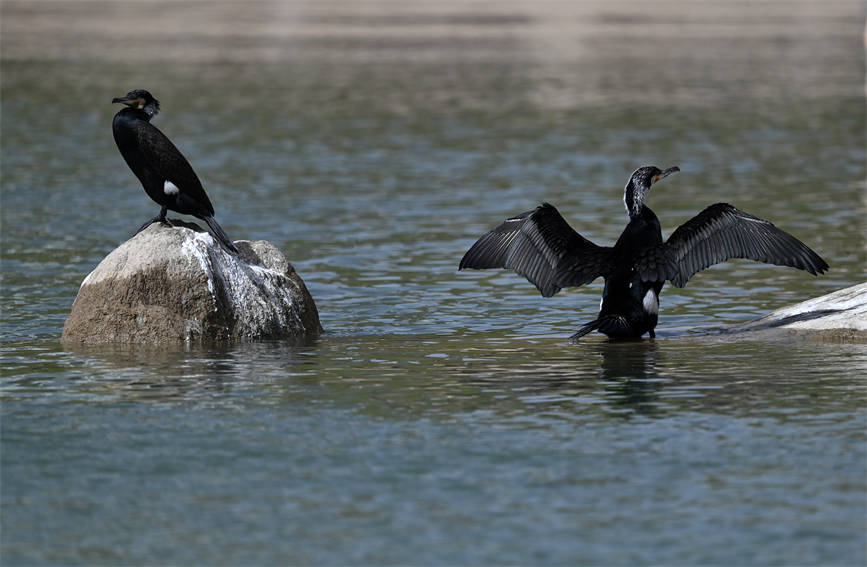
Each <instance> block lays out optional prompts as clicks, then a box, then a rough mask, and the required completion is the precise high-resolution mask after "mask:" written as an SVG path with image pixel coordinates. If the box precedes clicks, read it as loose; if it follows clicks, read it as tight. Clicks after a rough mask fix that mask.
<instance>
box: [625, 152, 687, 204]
mask: <svg viewBox="0 0 867 567" xmlns="http://www.w3.org/2000/svg"><path fill="white" fill-rule="evenodd" d="M678 171H680V168H679V167H677V166H674V167H669V168H668V169H659V168H658V167H656V166H655V165H645V166H644V167H639V168H638V169H636V170H635V171H633V172H632V176H631V177H630V178H629V183H627V184H626V190H625V192H624V194H623V203H624V204H625V205H626V211H627V212H628V213H629V216H630V217H634V216H637V215H638V214H639V213H640V212H641V208H642V207H643V206H644V200H645V199H646V198H647V194H648V193H649V192H650V187H651V186H652V185H653V184H654V183H656V182H657V181H659V180H660V179H664V178H666V177H668V176H669V175H671V174H672V173H677V172H678Z"/></svg>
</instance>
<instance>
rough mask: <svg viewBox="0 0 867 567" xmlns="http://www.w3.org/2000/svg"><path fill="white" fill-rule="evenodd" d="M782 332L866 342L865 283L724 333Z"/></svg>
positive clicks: (732, 327)
mask: <svg viewBox="0 0 867 567" xmlns="http://www.w3.org/2000/svg"><path fill="white" fill-rule="evenodd" d="M770 329H783V330H788V331H796V332H799V333H809V334H812V335H815V336H818V337H820V338H826V339H831V340H853V341H858V342H862V341H867V282H865V283H860V284H857V285H854V286H852V287H847V288H844V289H841V290H838V291H835V292H833V293H829V294H827V295H823V296H821V297H816V298H814V299H809V300H807V301H803V302H801V303H796V304H795V305H789V306H788V307H783V308H781V309H776V310H774V311H771V312H770V313H768V314H767V315H765V316H764V317H762V318H761V319H756V320H755V321H750V322H749V323H743V324H739V325H732V326H730V327H727V328H726V329H725V331H726V332H730V333H739V332H744V331H764V330H770Z"/></svg>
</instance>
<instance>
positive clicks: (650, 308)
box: [641, 289, 659, 313]
mask: <svg viewBox="0 0 867 567" xmlns="http://www.w3.org/2000/svg"><path fill="white" fill-rule="evenodd" d="M641 303H642V305H644V311H645V313H659V298H658V297H656V294H655V293H653V290H652V289H648V290H647V293H645V294H644V301H642V302H641Z"/></svg>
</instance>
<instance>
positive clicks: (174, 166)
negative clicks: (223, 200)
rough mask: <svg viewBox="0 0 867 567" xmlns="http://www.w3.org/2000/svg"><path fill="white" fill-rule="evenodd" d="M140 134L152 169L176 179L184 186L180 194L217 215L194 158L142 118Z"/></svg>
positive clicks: (163, 176)
mask: <svg viewBox="0 0 867 567" xmlns="http://www.w3.org/2000/svg"><path fill="white" fill-rule="evenodd" d="M136 137H137V139H138V147H139V149H140V150H141V153H142V156H143V157H144V159H145V160H146V161H147V164H148V166H149V167H150V168H151V170H153V171H154V172H156V173H157V174H158V175H159V176H161V177H162V178H163V179H164V180H166V181H171V182H172V183H174V184H175V185H176V186H177V187H178V188H179V189H180V190H181V193H180V195H179V198H189V199H192V201H194V202H195V203H197V204H199V205H200V206H201V205H204V206H205V207H206V208H207V212H208V213H209V214H210V215H211V216H213V215H214V206H213V205H212V204H211V201H210V199H208V195H207V194H205V189H204V188H203V187H202V182H201V181H199V178H198V176H197V175H196V172H195V171H193V167H192V166H191V165H190V162H188V161H187V158H185V157H184V155H183V154H182V153H181V152H180V150H178V148H176V147H175V145H174V144H173V143H172V141H171V140H169V139H168V137H166V135H165V134H163V133H162V132H161V131H160V130H159V128H157V127H156V126H154V125H153V124H151V123H150V122H145V121H142V120H139V121H138V124H137V125H136ZM196 208H198V207H196Z"/></svg>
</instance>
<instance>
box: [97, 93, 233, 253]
mask: <svg viewBox="0 0 867 567" xmlns="http://www.w3.org/2000/svg"><path fill="white" fill-rule="evenodd" d="M111 102H112V103H116V102H119V103H122V104H125V105H126V106H127V107H126V108H123V109H121V111H120V112H118V113H117V114H115V116H114V120H113V121H112V123H111V129H112V132H113V133H114V141H115V143H117V148H118V149H119V150H120V154H121V155H122V156H123V159H124V160H126V163H127V165H128V166H129V168H130V169H131V170H132V172H133V173H134V174H135V176H136V177H138V179H139V181H141V184H142V185H143V186H144V190H145V192H146V193H147V194H148V196H149V197H150V198H151V199H153V200H154V201H156V202H157V203H158V204H159V205H160V207H162V208H161V209H160V214H159V215H157V216H155V217H154V218H152V219H151V220H149V221H148V222H146V223H145V224H143V225H142V226H141V228H139V229H138V230H137V231H136V234H138V233H139V232H141V231H142V230H144V229H145V228H147V227H148V226H149V225H150V224H152V223H154V222H164V223H167V224H171V223H169V222H168V221H167V220H166V212H167V210H169V209H171V210H172V211H176V212H178V213H182V214H185V215H192V216H194V217H197V218H200V219H202V220H203V221H205V222H206V223H207V224H208V226H209V227H210V229H211V232H212V233H213V234H214V236H216V238H217V241H219V243H220V244H221V245H222V246H223V247H224V248H225V249H226V250H228V251H229V252H232V253H233V254H237V253H238V249H237V248H235V245H234V244H232V240H231V239H230V238H229V236H228V235H227V234H226V232H225V231H224V230H223V227H221V226H220V225H219V224H217V221H216V220H215V219H214V206H213V205H211V201H210V199H208V196H207V195H206V194H205V189H204V188H203V187H202V182H201V181H199V178H198V177H197V176H196V172H195V171H193V168H192V166H190V162H188V161H187V158H185V157H184V156H183V154H181V152H180V151H178V149H177V148H176V147H175V145H174V144H173V143H172V142H171V140H169V139H168V138H167V137H166V135H165V134H163V133H162V132H160V130H159V129H158V128H157V127H156V126H154V125H153V124H151V122H150V120H151V118H153V117H154V116H156V114H157V113H158V112H159V111H160V102H159V101H158V100H157V99H155V98H154V97H153V96H152V95H151V93H149V92H148V91H146V90H142V89H137V90H134V91H130V92H128V93H127V94H126V96H123V97H120V98H114V99H112V101H111Z"/></svg>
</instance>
